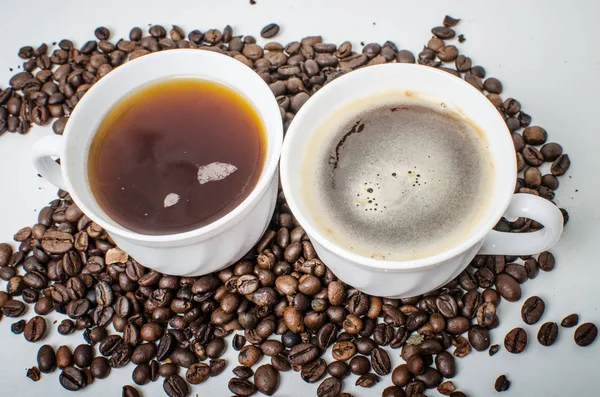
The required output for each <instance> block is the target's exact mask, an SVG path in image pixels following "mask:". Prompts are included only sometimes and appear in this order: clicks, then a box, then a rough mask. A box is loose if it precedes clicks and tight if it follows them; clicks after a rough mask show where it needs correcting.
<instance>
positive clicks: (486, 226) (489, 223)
mask: <svg viewBox="0 0 600 397" xmlns="http://www.w3.org/2000/svg"><path fill="white" fill-rule="evenodd" d="M384 69H389V70H395V72H396V73H402V72H403V71H404V70H410V69H413V72H414V71H416V73H422V74H425V75H427V74H430V75H438V77H441V78H443V79H447V80H448V81H451V82H452V83H453V84H457V83H458V85H460V86H461V87H462V88H461V89H464V90H467V91H471V93H472V94H473V93H476V94H477V95H478V96H477V98H478V99H477V100H479V101H480V102H482V104H484V105H483V106H485V107H487V108H488V109H489V113H490V117H492V118H494V119H495V121H494V123H495V124H497V125H498V128H499V129H503V130H505V132H506V136H507V137H510V132H509V130H508V127H507V126H506V123H505V122H504V120H503V119H502V117H501V115H500V112H498V110H497V109H496V108H495V107H494V105H493V104H492V103H491V102H490V101H489V100H488V99H487V98H486V97H485V96H484V95H483V94H482V93H481V92H480V91H479V90H477V89H476V88H475V87H473V86H472V85H471V84H469V83H467V82H466V81H464V80H463V79H461V78H459V77H456V76H453V75H451V74H450V73H448V72H445V71H442V70H439V69H436V68H433V67H428V66H423V65H418V64H408V63H392V64H380V65H373V66H369V67H367V68H362V69H358V70H355V71H352V72H350V73H347V74H344V75H342V76H340V77H338V78H336V79H335V80H334V81H332V82H330V83H328V84H327V85H325V86H324V87H323V88H321V89H320V90H319V91H317V92H316V93H315V94H314V95H313V96H312V97H311V98H310V99H309V100H308V101H307V102H306V103H305V104H304V106H303V107H302V108H301V109H300V110H299V111H298V113H297V114H296V116H295V117H294V120H292V123H291V124H290V126H289V128H288V130H287V132H286V138H285V139H284V142H283V148H282V153H281V162H280V174H281V185H282V188H283V191H284V193H285V197H286V201H287V203H288V205H289V207H290V209H291V211H292V213H293V214H294V216H295V217H296V219H297V220H298V222H299V223H300V224H301V225H302V227H303V228H304V230H305V231H306V233H307V235H308V236H310V238H311V239H314V240H315V241H316V242H317V243H318V244H320V245H322V246H323V247H324V248H326V249H327V250H329V251H331V252H333V253H334V254H336V255H338V256H340V257H342V258H343V259H345V260H348V261H351V262H352V263H355V264H358V265H362V266H363V267H366V268H375V269H380V270H394V271H397V270H414V269H422V268H428V267H434V266H438V265H440V264H442V263H443V262H445V261H448V260H449V259H452V258H455V257H456V256H458V255H460V254H461V253H463V252H465V251H467V250H468V249H470V248H472V247H473V246H475V245H476V244H477V243H478V242H481V241H482V240H483V238H484V237H485V235H486V234H487V233H489V232H490V231H491V230H492V229H493V227H494V225H495V224H496V223H497V222H498V220H499V219H500V218H501V217H502V215H503V214H504V212H505V211H506V209H507V208H508V204H509V203H510V200H511V197H512V195H513V191H512V190H509V189H507V190H506V191H505V192H500V194H498V195H497V196H496V198H495V199H493V200H492V202H491V203H490V207H489V208H490V211H489V213H488V215H487V217H486V219H485V220H484V221H483V222H481V224H480V226H479V228H478V229H477V230H476V231H475V232H473V233H472V234H471V235H470V236H469V238H467V239H465V240H462V241H461V242H460V243H458V244H456V245H454V246H453V247H452V248H450V249H447V250H445V251H443V252H440V253H438V254H436V255H432V256H428V257H424V258H419V259H414V260H406V261H393V260H384V259H375V258H368V257H365V256H362V255H358V254H356V253H353V252H351V251H349V250H346V249H344V248H342V247H341V246H340V245H339V244H338V243H336V242H334V241H332V240H331V239H329V238H328V237H327V236H325V235H324V234H323V233H321V232H320V231H319V230H318V228H316V227H314V226H313V222H312V221H310V219H309V217H308V216H305V214H304V212H303V211H302V209H301V208H302V207H301V206H300V205H299V204H298V203H299V202H301V201H302V199H301V198H296V197H294V195H293V194H291V192H292V190H293V189H292V188H291V182H290V180H291V179H293V178H294V177H296V178H297V177H298V174H296V175H294V174H293V172H294V169H293V167H292V166H291V165H290V164H289V158H290V152H292V151H294V150H295V148H294V147H292V145H291V141H292V137H294V136H295V135H303V136H304V137H305V138H304V139H305V140H306V139H309V137H311V136H312V135H311V133H310V132H308V131H302V130H301V127H300V124H301V121H302V120H303V119H304V118H307V117H310V113H311V111H312V109H314V108H317V107H318V106H322V104H320V103H318V102H319V101H318V99H319V98H321V97H323V96H325V95H326V94H329V93H331V92H332V91H334V90H336V89H337V88H338V87H340V86H341V85H343V84H351V83H352V81H353V80H356V79H360V78H381V76H380V75H379V72H380V71H383V70H384ZM453 80H454V81H453ZM449 102H451V101H449ZM513 157H514V161H506V164H503V166H506V167H505V169H506V172H508V173H510V175H513V177H511V179H512V180H514V182H513V185H514V183H516V178H517V177H516V155H514V153H513ZM499 182H500V181H498V180H496V181H495V182H494V186H497V184H498V183H499Z"/></svg>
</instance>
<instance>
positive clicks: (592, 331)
mask: <svg viewBox="0 0 600 397" xmlns="http://www.w3.org/2000/svg"><path fill="white" fill-rule="evenodd" d="M597 335H598V328H597V327H596V325H595V324H593V323H583V324H581V325H580V326H579V327H577V329H576V330H575V343H576V344H577V345H578V346H589V345H591V344H592V342H594V340H596V336H597Z"/></svg>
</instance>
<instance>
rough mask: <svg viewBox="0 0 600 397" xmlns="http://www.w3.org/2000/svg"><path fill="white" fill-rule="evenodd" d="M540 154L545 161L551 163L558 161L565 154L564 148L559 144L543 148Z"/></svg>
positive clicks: (550, 144) (548, 144) (551, 143)
mask: <svg viewBox="0 0 600 397" xmlns="http://www.w3.org/2000/svg"><path fill="white" fill-rule="evenodd" d="M540 153H541V154H542V157H543V158H544V160H545V161H548V162H551V161H554V160H556V159H557V158H558V157H559V156H560V155H561V154H562V153H563V148H562V146H560V145H559V144H558V143H555V142H550V143H546V144H545V145H544V146H542V148H541V149H540Z"/></svg>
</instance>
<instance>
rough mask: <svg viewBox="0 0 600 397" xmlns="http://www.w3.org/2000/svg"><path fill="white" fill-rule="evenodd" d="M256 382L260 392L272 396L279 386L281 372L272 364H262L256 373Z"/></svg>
mask: <svg viewBox="0 0 600 397" xmlns="http://www.w3.org/2000/svg"><path fill="white" fill-rule="evenodd" d="M254 384H255V386H256V389H257V390H258V391H259V392H261V393H263V394H266V395H267V396H272V395H273V394H274V393H275V392H276V391H277V389H278V388H279V372H278V371H277V370H276V369H275V368H273V366H272V365H270V364H264V365H261V366H260V367H258V368H257V369H256V372H255V373H254Z"/></svg>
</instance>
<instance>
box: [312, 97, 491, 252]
mask: <svg viewBox="0 0 600 397" xmlns="http://www.w3.org/2000/svg"><path fill="white" fill-rule="evenodd" d="M310 148H311V149H310V150H309V151H308V153H309V154H308V155H307V156H306V158H305V159H304V163H303V165H304V171H303V180H302V183H303V190H304V195H305V199H306V203H307V207H308V210H309V213H310V216H311V218H312V221H313V222H314V223H315V224H316V225H317V227H318V228H319V230H320V231H321V232H322V233H324V234H326V235H327V236H328V237H329V238H331V239H332V240H333V241H334V242H336V243H337V244H338V245H339V246H341V247H343V248H345V249H349V250H350V251H352V252H354V253H356V254H359V255H362V256H366V257H373V258H376V259H386V260H411V259H418V258H425V257H429V256H432V255H436V254H439V253H441V252H443V251H446V250H448V249H450V248H452V247H454V246H456V245H457V244H458V243H459V242H460V241H464V239H465V238H466V237H468V236H470V235H471V234H472V233H473V232H474V230H475V229H476V228H477V226H478V224H479V222H480V221H481V220H482V219H483V217H484V215H485V212H486V209H487V208H488V206H489V204H490V202H491V200H490V197H491V196H492V194H493V193H492V192H491V189H492V181H493V173H494V170H493V165H492V162H491V158H490V154H489V149H488V143H487V141H486V140H485V138H484V137H483V136H482V134H481V131H479V130H478V127H477V126H475V125H473V124H472V123H471V122H470V121H469V120H467V119H466V118H464V117H463V116H462V115H460V113H459V112H457V111H456V110H455V109H453V108H452V107H451V106H449V105H446V104H444V103H442V102H441V101H436V100H435V99H432V98H427V99H423V98H419V97H416V96H414V95H412V94H410V93H393V94H389V95H385V96H382V97H373V98H367V99H365V100H362V101H360V102H357V103H356V104H355V105H353V106H349V107H347V108H344V109H342V110H341V111H339V112H337V113H336V115H334V116H333V117H332V118H330V119H329V120H327V121H325V122H324V123H322V124H321V125H320V127H319V130H318V131H317V132H316V133H315V135H314V137H313V138H312V141H311V142H310Z"/></svg>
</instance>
